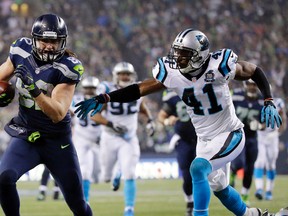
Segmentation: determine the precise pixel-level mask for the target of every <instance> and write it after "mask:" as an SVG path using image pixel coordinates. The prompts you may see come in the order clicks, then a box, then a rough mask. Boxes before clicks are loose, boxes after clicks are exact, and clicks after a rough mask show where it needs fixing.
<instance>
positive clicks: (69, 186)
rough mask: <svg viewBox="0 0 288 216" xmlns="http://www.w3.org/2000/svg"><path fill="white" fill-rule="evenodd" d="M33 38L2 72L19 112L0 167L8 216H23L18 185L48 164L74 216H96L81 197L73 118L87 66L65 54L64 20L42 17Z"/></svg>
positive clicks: (19, 43)
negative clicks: (72, 109) (77, 90)
mask: <svg viewBox="0 0 288 216" xmlns="http://www.w3.org/2000/svg"><path fill="white" fill-rule="evenodd" d="M31 35H32V38H28V37H22V38H19V39H17V40H16V41H14V42H13V43H12V45H11V47H10V53H9V57H8V58H7V60H6V61H5V62H4V63H3V64H2V65H1V66H0V80H4V81H9V80H10V79H11V78H12V77H13V76H16V77H17V80H16V88H17V90H18V93H19V112H18V114H17V116H15V117H14V118H12V119H11V121H10V122H9V123H7V124H6V125H5V131H6V132H7V133H8V134H9V135H10V136H11V137H12V138H11V141H10V143H9V146H8V148H7V149H6V151H5V152H4V155H3V157H2V159H1V163H0V203H1V206H2V209H3V212H4V215H7V216H8V215H9V216H11V215H13V216H19V215H20V199H19V195H18V192H17V187H16V183H17V181H18V180H19V178H20V177H21V176H22V175H23V174H24V173H27V172H28V171H29V170H31V169H33V168H34V167H36V166H37V165H39V164H44V165H45V166H46V167H47V168H48V169H49V170H50V172H51V174H52V175H53V177H54V179H55V180H56V181H57V183H58V185H59V187H60V189H61V191H62V194H63V196H64V198H65V201H66V203H67V205H68V207H69V208H70V210H71V211H72V212H73V214H74V215H78V216H92V211H91V208H90V206H89V205H88V204H87V203H86V202H85V199H84V196H83V190H82V182H81V172H80V167H79V162H78V157H77V154H76V151H75V148H74V145H73V141H72V135H71V134H72V131H71V116H70V113H69V107H70V105H71V102H72V97H73V95H74V91H75V87H76V85H77V83H78V82H79V81H80V80H81V77H82V74H83V72H84V68H83V65H82V63H81V62H80V61H79V60H78V59H77V58H76V55H75V54H74V53H72V52H71V51H70V50H68V49H67V48H66V42H67V36H68V30H67V26H66V24H65V21H64V20H63V19H62V18H61V17H59V16H57V15H55V14H44V15H41V16H39V17H38V18H37V19H36V20H35V22H34V23H33V26H32V31H31ZM1 96H3V95H0V97H1Z"/></svg>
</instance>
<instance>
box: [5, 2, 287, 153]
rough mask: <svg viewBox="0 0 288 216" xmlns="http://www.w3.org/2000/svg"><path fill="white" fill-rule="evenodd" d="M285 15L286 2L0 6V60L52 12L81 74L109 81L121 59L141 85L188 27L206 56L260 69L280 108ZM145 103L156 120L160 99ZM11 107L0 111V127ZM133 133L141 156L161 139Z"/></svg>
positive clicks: (284, 80)
mask: <svg viewBox="0 0 288 216" xmlns="http://www.w3.org/2000/svg"><path fill="white" fill-rule="evenodd" d="M287 11H288V1H287V0H254V1H251V0H235V1H228V0H202V1H196V0H193V1H191V0H158V1H152V0H145V1H144V0H142V1H141V0H121V1H118V0H97V1H95V0H58V1H57V2H55V1H53V0H37V1H34V0H1V2H0V61H1V62H3V61H4V60H5V59H6V58H7V56H8V53H9V46H10V44H11V43H12V42H13V41H14V40H15V39H17V38H18V37H22V36H26V37H30V31H31V26H32V23H33V21H34V19H35V18H36V17H38V16H39V15H40V14H43V13H47V12H49V13H51V12H52V13H56V14H57V15H59V16H61V17H62V18H63V19H64V20H65V21H66V24H67V26H68V31H69V38H68V46H67V47H68V48H69V49H71V50H72V51H73V52H75V53H76V54H77V55H78V58H79V59H80V60H81V61H82V63H83V64H84V67H85V74H86V75H93V76H97V77H98V78H99V79H100V80H112V73H111V69H112V68H113V66H114V65H115V63H117V62H119V61H128V62H130V63H132V64H133V65H134V67H135V69H136V71H137V74H138V79H139V80H143V79H145V78H148V77H151V76H152V74H151V69H152V67H153V65H154V64H155V62H156V60H157V58H158V57H160V56H163V55H166V54H167V53H168V52H169V49H170V46H171V43H172V42H173V40H174V38H175V37H176V35H177V33H178V32H180V31H181V30H183V29H185V28H188V27H192V28H195V29H199V30H201V31H203V32H204V33H205V34H206V35H207V36H208V38H209V40H210V45H211V51H216V50H218V49H220V48H230V49H232V50H233V51H234V52H235V53H236V54H237V55H238V56H239V59H240V60H247V61H251V62H254V63H256V64H258V65H259V66H260V67H262V68H263V69H264V71H265V72H266V74H267V76H268V78H269V80H270V82H271V83H272V88H273V92H274V96H276V97H281V98H283V99H284V100H285V102H286V104H288V100H287V98H286V95H288V85H287V83H288V71H287V64H288V61H287V56H288V40H287V35H288V15H287ZM286 71H287V72H286ZM233 84H234V83H233ZM147 100H149V103H150V108H151V109H152V110H153V111H154V114H155V115H154V116H155V117H156V115H157V111H158V110H159V106H161V94H154V95H150V96H149V97H147ZM14 109H15V112H17V106H15V105H10V106H9V108H8V109H7V108H6V109H1V112H0V119H1V123H2V124H5V123H6V122H7V121H8V119H9V118H10V116H11V113H13V111H11V110H14ZM7 118H8V119H7ZM0 127H1V128H2V127H3V125H1V126H0ZM139 131H140V132H139V136H142V137H143V139H142V138H141V137H140V140H142V144H141V148H142V150H145V149H149V146H150V145H151V142H152V144H153V143H155V142H165V140H166V139H167V140H168V139H169V136H168V137H167V133H163V132H161V130H159V133H158V134H156V135H155V136H154V137H155V138H154V139H155V140H152V141H149V140H148V141H147V139H146V138H145V137H146V136H145V133H144V132H143V131H144V130H141V127H140V129H139ZM141 131H142V132H141ZM168 134H169V133H168Z"/></svg>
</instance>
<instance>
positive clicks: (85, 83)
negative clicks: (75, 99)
mask: <svg viewBox="0 0 288 216" xmlns="http://www.w3.org/2000/svg"><path fill="white" fill-rule="evenodd" d="M98 84H99V79H98V78H96V77H94V76H88V77H85V78H84V79H83V80H82V82H81V86H82V87H83V88H89V87H90V88H97V86H98Z"/></svg>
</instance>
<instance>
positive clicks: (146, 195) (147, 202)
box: [0, 176, 288, 216]
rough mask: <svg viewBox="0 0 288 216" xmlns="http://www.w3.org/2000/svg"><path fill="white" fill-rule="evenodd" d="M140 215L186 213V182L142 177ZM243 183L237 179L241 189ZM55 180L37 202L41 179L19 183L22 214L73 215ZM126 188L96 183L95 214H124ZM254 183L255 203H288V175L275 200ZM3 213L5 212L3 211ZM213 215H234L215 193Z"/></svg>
mask: <svg viewBox="0 0 288 216" xmlns="http://www.w3.org/2000/svg"><path fill="white" fill-rule="evenodd" d="M137 187H138V195H137V204H136V207H135V215H136V216H184V211H185V203H184V198H183V194H182V189H181V188H182V181H181V180H180V179H179V180H138V181H137ZM239 187H240V182H239V180H237V188H239ZM51 188H52V182H50V184H49V189H50V190H49V192H48V196H47V199H46V201H42V202H39V201H36V196H37V192H38V191H37V189H38V182H19V183H18V189H19V194H20V198H21V216H68V215H69V216H71V215H72V213H71V212H70V211H69V209H68V207H67V205H66V203H65V202H64V200H60V201H54V200H52V197H51V191H52V189H51ZM121 189H122V187H121V188H120V190H119V191H117V192H113V191H111V190H110V185H109V184H105V183H101V184H97V185H96V184H94V185H92V191H91V201H90V204H91V206H92V209H93V213H94V215H95V216H121V215H123V196H122V190H121ZM254 191H255V190H254V185H253V187H252V189H251V196H250V201H251V205H253V206H257V207H260V208H262V209H265V208H268V209H269V210H270V211H271V212H276V211H278V210H279V209H280V208H282V207H285V206H288V176H277V181H276V185H275V192H274V199H273V201H258V200H256V199H255V198H254ZM0 215H4V214H3V212H2V210H0ZM210 215H212V216H226V215H232V214H231V213H230V212H228V211H227V210H226V209H225V208H224V207H223V206H222V204H221V203H220V202H219V201H218V200H217V199H216V198H215V197H214V195H212V199H211V203H210Z"/></svg>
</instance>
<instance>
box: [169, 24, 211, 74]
mask: <svg viewBox="0 0 288 216" xmlns="http://www.w3.org/2000/svg"><path fill="white" fill-rule="evenodd" d="M209 46H210V44H209V40H208V38H207V37H206V35H205V34H204V33H203V32H201V31H198V30H195V29H192V28H189V29H186V30H184V31H182V32H180V33H179V34H178V35H177V37H176V38H175V40H174V42H173V44H172V46H171V50H170V52H169V54H168V58H170V65H169V66H170V68H172V69H179V70H180V72H181V73H191V72H194V71H196V70H198V69H199V68H201V66H202V65H203V64H204V63H205V61H206V60H207V58H208V57H209Z"/></svg>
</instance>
